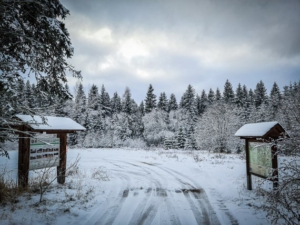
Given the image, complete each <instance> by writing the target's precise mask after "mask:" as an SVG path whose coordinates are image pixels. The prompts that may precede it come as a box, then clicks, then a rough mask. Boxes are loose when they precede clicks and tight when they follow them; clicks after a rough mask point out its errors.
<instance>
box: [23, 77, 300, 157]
mask: <svg viewBox="0 0 300 225" xmlns="http://www.w3.org/2000/svg"><path fill="white" fill-rule="evenodd" d="M65 88H66V90H68V89H69V88H68V86H66V87H65ZM35 89H36V86H35V84H31V83H30V81H29V80H27V81H26V83H24V82H23V81H20V82H19V84H18V92H19V93H20V95H19V98H18V100H19V101H22V102H26V103H27V105H28V106H29V107H30V110H34V111H38V112H39V114H41V115H48V116H59V117H70V118H72V119H74V120H75V121H76V122H78V123H79V124H82V125H83V126H84V127H86V131H85V132H78V133H75V134H70V135H69V137H68V145H69V146H77V147H87V148H113V147H141V148H145V147H148V148H149V147H150V148H151V147H163V148H164V149H197V150H203V149H205V150H209V151H213V152H226V153H230V152H240V151H241V150H242V145H243V142H241V141H240V140H239V139H238V138H236V137H234V133H235V132H236V131H237V130H238V129H239V128H240V127H241V126H242V125H244V124H246V123H255V122H264V121H280V123H281V124H282V126H284V127H285V129H286V130H287V131H289V130H292V128H293V123H292V121H293V117H292V116H290V117H287V115H289V113H286V111H287V110H292V109H291V108H292V107H297V105H296V102H297V101H299V96H300V81H299V82H298V83H296V82H295V83H291V84H289V85H286V86H284V87H283V89H282V90H281V89H280V88H279V86H278V84H277V83H274V84H273V86H272V89H271V90H270V91H268V90H266V88H265V85H264V83H263V82H262V81H260V82H258V83H257V85H256V87H255V89H254V90H252V89H251V88H250V89H248V88H247V86H246V85H242V84H238V86H237V87H233V86H232V84H231V83H230V81H229V80H227V81H226V83H225V84H224V87H220V88H217V89H216V90H212V89H209V91H208V92H206V91H205V90H202V91H201V92H199V93H197V91H196V90H195V89H194V88H193V86H192V85H188V87H187V89H186V91H185V92H184V93H183V94H182V97H181V98H180V99H176V97H175V95H174V94H171V95H170V96H167V94H166V93H165V92H162V93H155V89H154V87H153V86H152V85H151V84H150V85H149V88H148V90H145V98H144V101H142V102H140V103H137V102H136V101H135V100H134V99H133V98H132V97H131V91H130V88H128V87H126V88H125V91H124V93H121V94H119V93H117V92H115V93H114V94H113V96H109V94H108V92H107V90H106V89H105V86H104V85H102V86H101V87H97V86H96V85H92V86H91V88H90V90H89V91H88V93H87V94H86V93H85V92H84V87H83V85H82V84H81V83H78V84H77V85H76V88H75V94H74V97H73V99H69V100H64V99H62V98H55V95H53V96H54V97H53V96H50V99H44V98H43V96H40V95H38V94H36V93H35ZM220 90H224V91H220ZM68 92H69V90H68ZM23 93H24V94H23ZM19 113H22V112H19ZM23 113H25V112H23ZM294 119H296V118H294Z"/></svg>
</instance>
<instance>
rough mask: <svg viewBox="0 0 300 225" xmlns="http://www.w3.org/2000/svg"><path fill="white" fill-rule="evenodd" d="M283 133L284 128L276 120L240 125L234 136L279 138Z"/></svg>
mask: <svg viewBox="0 0 300 225" xmlns="http://www.w3.org/2000/svg"><path fill="white" fill-rule="evenodd" d="M283 133H285V130H284V128H283V127H282V126H281V125H280V124H279V123H278V122H277V121H273V122H263V123H249V124H245V125H244V126H242V127H241V128H240V129H239V130H238V131H237V132H236V133H235V135H234V136H236V137H240V138H243V139H246V138H274V139H277V138H279V137H280V136H281V135H282V134H283Z"/></svg>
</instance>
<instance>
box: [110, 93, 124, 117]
mask: <svg viewBox="0 0 300 225" xmlns="http://www.w3.org/2000/svg"><path fill="white" fill-rule="evenodd" d="M110 105H111V111H112V113H120V112H121V110H122V105H121V98H120V96H119V95H118V93H117V92H115V93H114V95H113V97H112V98H111V100H110Z"/></svg>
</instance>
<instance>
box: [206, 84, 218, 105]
mask: <svg viewBox="0 0 300 225" xmlns="http://www.w3.org/2000/svg"><path fill="white" fill-rule="evenodd" d="M207 100H208V103H209V104H212V103H213V102H214V101H215V100H216V96H215V92H214V91H213V90H212V89H211V88H210V89H209V92H208V95H207Z"/></svg>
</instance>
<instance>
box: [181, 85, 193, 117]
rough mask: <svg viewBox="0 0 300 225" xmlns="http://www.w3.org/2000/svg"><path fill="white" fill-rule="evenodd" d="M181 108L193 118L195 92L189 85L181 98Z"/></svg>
mask: <svg viewBox="0 0 300 225" xmlns="http://www.w3.org/2000/svg"><path fill="white" fill-rule="evenodd" d="M181 107H182V108H183V109H185V110H186V111H188V112H189V113H190V115H193V116H194V115H195V113H196V102H195V90H194V88H193V87H192V85H190V84H189V85H188V88H187V90H186V91H185V93H184V94H183V96H182V98H181Z"/></svg>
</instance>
